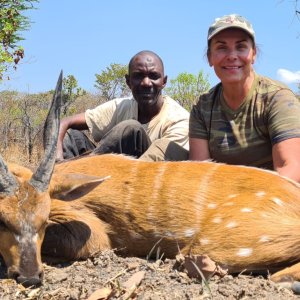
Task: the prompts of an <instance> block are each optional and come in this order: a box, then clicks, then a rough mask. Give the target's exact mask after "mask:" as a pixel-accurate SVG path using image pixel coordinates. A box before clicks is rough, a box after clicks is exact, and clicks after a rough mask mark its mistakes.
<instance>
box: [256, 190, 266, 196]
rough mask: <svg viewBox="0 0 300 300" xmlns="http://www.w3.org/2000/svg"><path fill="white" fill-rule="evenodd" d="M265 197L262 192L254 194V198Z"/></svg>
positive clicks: (264, 193)
mask: <svg viewBox="0 0 300 300" xmlns="http://www.w3.org/2000/svg"><path fill="white" fill-rule="evenodd" d="M265 195H266V192H263V191H259V192H256V193H255V196H257V197H263V196H265Z"/></svg>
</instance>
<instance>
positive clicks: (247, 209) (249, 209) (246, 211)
mask: <svg viewBox="0 0 300 300" xmlns="http://www.w3.org/2000/svg"><path fill="white" fill-rule="evenodd" d="M252 211H253V209H252V208H249V207H244V208H242V209H241V212H245V213H249V212H252Z"/></svg>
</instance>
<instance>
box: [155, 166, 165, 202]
mask: <svg viewBox="0 0 300 300" xmlns="http://www.w3.org/2000/svg"><path fill="white" fill-rule="evenodd" d="M167 166H168V164H167V163H164V164H161V165H160V168H159V170H158V172H157V173H155V175H154V176H155V180H154V183H153V190H152V199H153V200H154V199H157V198H158V197H159V191H160V190H161V186H162V184H163V182H164V175H165V171H166V168H167Z"/></svg>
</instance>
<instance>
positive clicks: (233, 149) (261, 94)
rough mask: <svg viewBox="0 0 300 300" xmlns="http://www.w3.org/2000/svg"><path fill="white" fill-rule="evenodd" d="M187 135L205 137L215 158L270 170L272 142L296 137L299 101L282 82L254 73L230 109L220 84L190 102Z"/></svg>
mask: <svg viewBox="0 0 300 300" xmlns="http://www.w3.org/2000/svg"><path fill="white" fill-rule="evenodd" d="M189 137H191V138H200V139H206V140H208V141H209V151H210V156H211V158H212V159H213V160H215V161H218V162H224V163H228V164H240V165H248V166H256V167H261V168H267V169H273V162H272V145H274V144H276V143H279V142H281V141H284V140H286V139H290V138H295V137H300V103H299V100H298V99H297V98H296V96H295V95H294V93H293V92H292V91H291V90H290V89H288V88H287V87H286V86H285V85H284V84H282V83H279V82H277V81H275V80H271V79H269V78H267V77H263V76H259V75H257V74H256V75H255V80H254V82H253V85H252V87H251V90H250V91H249V93H248V95H247V97H246V98H245V100H244V101H243V103H242V105H241V106H240V107H239V108H238V109H237V110H232V109H230V108H229V107H228V105H227V104H226V102H225V100H224V97H223V93H222V84H221V83H220V84H218V85H216V86H215V87H214V88H212V89H211V90H210V91H209V92H208V93H206V94H204V95H202V96H200V99H199V101H198V103H197V104H196V105H194V107H193V109H192V111H191V115H190V125H189Z"/></svg>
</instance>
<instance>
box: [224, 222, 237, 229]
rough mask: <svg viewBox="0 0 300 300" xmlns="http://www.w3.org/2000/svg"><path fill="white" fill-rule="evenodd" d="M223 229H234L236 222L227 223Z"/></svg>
mask: <svg viewBox="0 0 300 300" xmlns="http://www.w3.org/2000/svg"><path fill="white" fill-rule="evenodd" d="M225 227H226V228H234V227H237V222H235V221H232V222H229V223H228V224H227V225H226V226H225Z"/></svg>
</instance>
